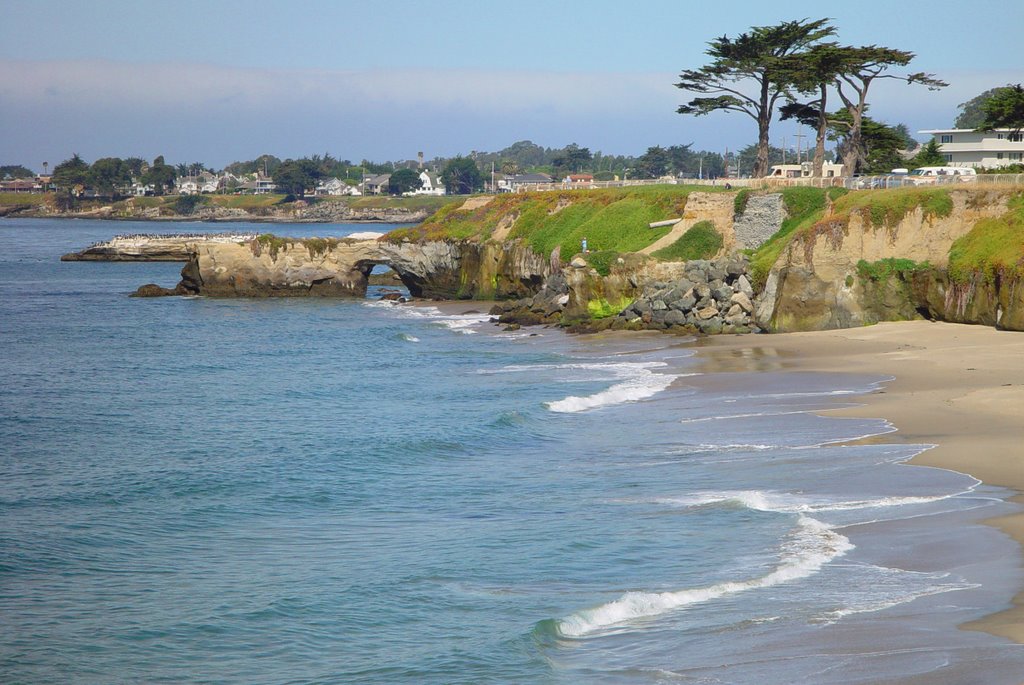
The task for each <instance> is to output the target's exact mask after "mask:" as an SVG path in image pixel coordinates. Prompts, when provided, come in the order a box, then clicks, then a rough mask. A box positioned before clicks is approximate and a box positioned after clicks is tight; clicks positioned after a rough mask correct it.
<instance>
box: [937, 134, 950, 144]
mask: <svg viewBox="0 0 1024 685" xmlns="http://www.w3.org/2000/svg"><path fill="white" fill-rule="evenodd" d="M939 142H940V143H952V142H953V136H952V135H944V136H942V139H941V140H940V141H939Z"/></svg>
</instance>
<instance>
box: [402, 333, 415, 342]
mask: <svg viewBox="0 0 1024 685" xmlns="http://www.w3.org/2000/svg"><path fill="white" fill-rule="evenodd" d="M401 338H402V340H405V341H406V342H414V343H418V342H419V341H420V339H419V338H417V337H416V336H415V335H409V334H408V333H402V335H401Z"/></svg>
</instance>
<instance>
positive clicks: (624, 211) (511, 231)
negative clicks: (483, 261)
mask: <svg viewBox="0 0 1024 685" xmlns="http://www.w3.org/2000/svg"><path fill="white" fill-rule="evenodd" d="M692 190H693V188H691V187H683V186H670V185H665V186H637V187H630V188H606V189H600V190H575V191H563V192H546V193H517V194H514V195H499V196H496V197H493V198H491V199H490V200H489V201H488V202H486V204H483V205H476V204H475V203H470V205H469V206H470V208H469V209H463V208H462V206H461V205H459V206H456V205H449V206H447V207H444V208H442V209H441V210H440V211H438V212H437V214H435V215H434V216H433V217H432V218H431V219H429V220H428V221H426V222H425V223H423V224H422V225H420V226H417V227H415V228H405V229H399V230H397V231H392V232H391V233H389V234H388V237H389V239H391V240H395V241H399V240H404V239H409V240H420V239H426V240H445V239H448V240H487V239H490V238H511V239H516V238H520V239H522V240H524V241H525V242H526V243H527V244H528V245H529V246H530V247H531V248H532V249H533V250H534V251H535V252H537V253H539V254H550V253H551V252H552V251H553V250H554V249H555V248H559V249H560V253H561V255H562V256H563V258H566V257H568V256H569V255H573V254H576V253H578V252H579V251H580V248H581V244H582V241H583V238H586V239H587V244H588V247H589V248H590V249H591V250H595V251H610V252H615V253H621V252H635V251H637V250H641V249H643V248H645V247H647V246H648V245H650V244H651V243H653V242H654V241H655V240H657V239H658V238H661V237H662V236H664V235H665V234H666V233H668V231H669V230H670V227H668V226H664V227H661V228H649V226H648V224H650V223H652V222H655V221H663V220H667V219H672V218H675V217H678V216H681V215H682V212H683V209H684V208H685V207H686V198H687V196H688V195H689V193H690V192H691V191H692ZM701 190H708V189H707V188H702V189H701Z"/></svg>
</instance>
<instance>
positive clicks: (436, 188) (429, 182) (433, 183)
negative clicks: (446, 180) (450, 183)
mask: <svg viewBox="0 0 1024 685" xmlns="http://www.w3.org/2000/svg"><path fill="white" fill-rule="evenodd" d="M444 194H445V187H444V185H442V184H441V179H439V178H438V177H437V174H431V173H428V172H426V171H421V172H420V187H419V188H417V189H416V190H414V191H412V192H411V193H406V195H444Z"/></svg>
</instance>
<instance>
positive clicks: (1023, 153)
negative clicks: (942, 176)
mask: <svg viewBox="0 0 1024 685" xmlns="http://www.w3.org/2000/svg"><path fill="white" fill-rule="evenodd" d="M918 133H927V134H929V135H931V136H933V137H934V138H935V142H936V143H938V144H939V149H940V150H941V151H942V154H943V155H945V157H946V164H948V165H949V166H965V167H985V168H987V169H994V168H996V167H1001V166H1009V165H1010V164H1022V163H1024V133H1022V132H1020V131H1014V130H1013V129H1008V128H999V129H996V130H994V131H975V130H973V129H969V128H949V129H935V130H929V131H918Z"/></svg>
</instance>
